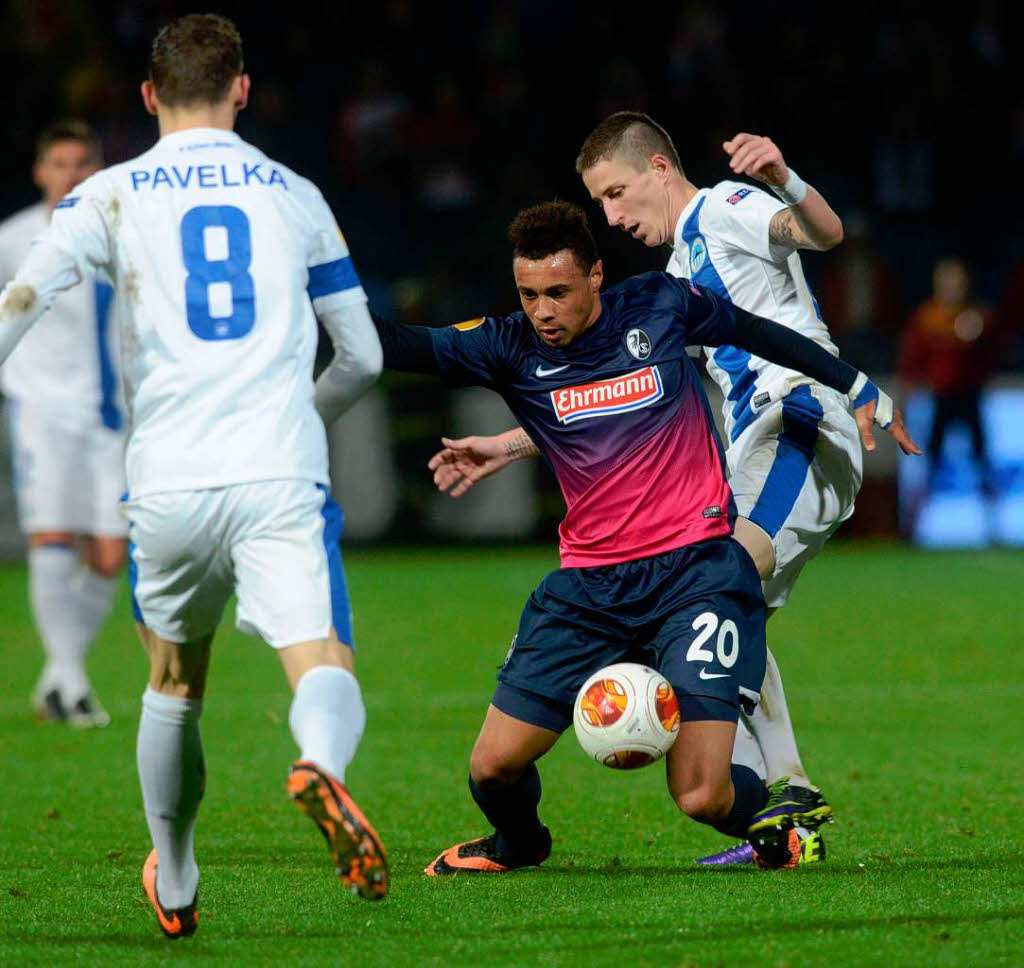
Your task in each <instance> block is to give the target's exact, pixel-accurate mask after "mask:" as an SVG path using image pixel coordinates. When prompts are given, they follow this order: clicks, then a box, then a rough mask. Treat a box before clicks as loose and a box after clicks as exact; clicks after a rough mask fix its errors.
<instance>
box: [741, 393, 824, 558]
mask: <svg viewBox="0 0 1024 968" xmlns="http://www.w3.org/2000/svg"><path fill="white" fill-rule="evenodd" d="M822 416H823V411H822V409H821V404H820V403H819V402H818V401H817V400H816V399H815V397H814V395H813V394H812V393H811V388H810V387H809V386H806V385H805V386H801V387H797V388H796V389H795V390H794V391H793V392H792V393H790V394H789V395H788V396H787V397H785V399H783V401H782V433H781V434H779V437H778V442H779V445H778V449H777V450H776V452H775V460H774V462H773V463H772V467H771V470H770V471H769V472H768V476H767V478H765V482H764V487H763V488H762V489H761V494H760V495H759V496H758V499H757V503H756V504H755V505H754V507H753V509H752V510H751V512H750V515H749V517H750V520H751V521H753V522H754V524H756V525H757V526H758V527H760V528H763V529H764V530H765V531H767V532H768V534H770V535H771V536H772V537H773V538H774V537H775V535H776V534H778V532H779V529H780V528H781V527H782V525H783V524H784V523H785V521H786V518H788V517H789V515H790V512H791V511H792V510H793V505H794V504H796V499H797V497H798V496H799V495H800V491H801V490H802V489H803V486H804V481H805V480H807V469H808V468H809V467H810V466H811V461H813V460H814V445H815V444H816V443H817V440H818V425H819V424H820V423H821V418H822Z"/></svg>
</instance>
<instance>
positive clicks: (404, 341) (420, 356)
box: [370, 313, 441, 376]
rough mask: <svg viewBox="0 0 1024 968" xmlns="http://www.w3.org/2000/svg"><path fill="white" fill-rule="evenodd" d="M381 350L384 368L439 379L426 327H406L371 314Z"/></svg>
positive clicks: (439, 367)
mask: <svg viewBox="0 0 1024 968" xmlns="http://www.w3.org/2000/svg"><path fill="white" fill-rule="evenodd" d="M370 317H371V319H372V320H373V325H374V326H375V327H376V329H377V336H378V338H379V339H380V345H381V349H382V351H383V359H384V366H385V367H386V368H387V369H389V370H401V371H402V372H404V373H425V374H428V375H430V376H440V375H441V366H440V364H439V363H438V362H437V356H436V355H435V353H434V345H433V343H432V342H431V340H430V329H429V328H428V327H427V326H405V325H403V324H402V323H393V322H392V321H391V320H390V319H384V318H383V317H382V316H378V315H377V314H376V313H370Z"/></svg>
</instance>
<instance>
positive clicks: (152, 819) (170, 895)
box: [136, 686, 206, 908]
mask: <svg viewBox="0 0 1024 968" xmlns="http://www.w3.org/2000/svg"><path fill="white" fill-rule="evenodd" d="M202 712H203V701H202V700H201V699H178V698H177V697H175V696H165V695H163V694H162V693H159V692H155V691H154V690H153V689H150V688H149V687H148V686H147V687H146V691H145V693H143V695H142V717H141V718H140V719H139V739H138V746H137V748H136V761H137V763H138V767H139V781H140V783H141V784H142V802H143V804H144V805H145V808H146V823H148V824H149V833H150V836H151V837H152V838H153V846H154V847H156V856H157V871H156V892H157V897H159V899H160V903H161V904H163V905H164V907H167V908H180V907H185V906H186V905H188V904H191V903H192V901H193V900H194V898H195V896H196V887H197V886H198V884H199V868H198V867H197V866H196V860H195V856H194V855H193V853H192V834H193V831H194V830H195V825H196V817H197V815H198V814H199V802H200V801H201V800H202V799H203V791H204V789H205V786H206V764H205V762H204V760H203V742H202V739H201V738H200V735H199V717H200V716H201V715H202Z"/></svg>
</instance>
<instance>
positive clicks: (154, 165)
mask: <svg viewBox="0 0 1024 968" xmlns="http://www.w3.org/2000/svg"><path fill="white" fill-rule="evenodd" d="M46 238H47V241H48V242H50V243H51V244H52V245H54V246H56V247H57V248H59V249H62V250H63V251H64V252H66V253H68V254H69V255H70V256H72V257H73V258H74V259H75V261H76V262H77V263H78V266H79V269H80V271H82V272H83V274H85V273H87V272H88V271H89V270H90V268H93V267H103V268H105V269H106V271H107V272H108V273H109V275H110V277H111V279H112V280H113V281H114V285H115V286H116V288H117V290H118V292H119V293H120V298H119V300H118V306H119V312H118V328H119V330H120V334H121V355H122V373H123V379H124V395H125V400H126V403H127V410H128V418H129V439H128V446H127V453H126V465H127V468H126V469H127V481H128V489H129V493H130V494H131V496H132V497H133V498H135V497H141V496H143V495H146V494H152V493H159V492H162V491H175V490H191V489H199V488H210V487H220V486H225V485H229V484H241V483H245V482H250V481H258V480H275V479H305V480H311V481H315V482H317V483H327V481H328V471H327V444H326V435H325V432H324V426H323V422H322V421H321V419H320V417H319V416H318V414H317V413H316V411H315V409H314V406H313V359H314V356H315V353H316V345H317V327H316V320H315V316H314V309H316V310H317V311H325V312H326V311H330V310H331V309H334V308H337V307H339V306H344V305H349V304H353V303H357V302H365V301H366V296H365V294H364V292H363V289H362V286H361V285H360V283H359V279H358V277H357V276H356V273H355V270H354V268H353V266H352V261H351V258H350V257H349V253H348V247H347V246H346V244H345V240H344V238H343V237H342V235H341V232H340V231H339V229H338V226H337V224H336V222H335V221H334V217H333V216H332V214H331V212H330V209H329V208H328V206H327V204H326V203H325V202H324V199H323V197H322V196H321V194H320V192H319V191H318V190H317V188H316V187H315V186H314V185H313V184H312V183H311V182H309V181H307V180H306V179H304V178H301V177H300V176H298V175H296V174H295V173H294V172H293V171H291V170H290V169H288V168H286V167H285V166H284V165H281V164H278V163H277V162H275V161H273V160H271V159H269V158H268V157H267V156H266V155H264V154H263V153H262V152H261V151H259V150H258V149H257V148H254V147H253V146H252V145H249V144H247V143H246V142H244V141H243V140H242V139H241V138H239V137H238V135H236V134H234V133H233V132H229V131H226V130H221V129H217V128H189V129H187V130H183V131H178V132H174V133H172V134H168V135H166V136H165V137H163V138H161V139H160V141H158V142H157V144H156V145H154V147H153V148H151V149H150V150H149V151H147V152H145V153H144V154H142V155H140V156H139V157H137V158H134V159H132V160H131V161H127V162H125V163H123V164H120V165H115V166H113V167H111V168H107V169H105V170H104V171H101V172H99V173H98V174H96V175H94V176H92V177H91V178H89V179H88V180H87V181H85V182H83V183H82V184H81V185H80V186H79V187H78V188H77V189H76V190H75V191H74V192H72V194H70V195H69V196H67V197H66V198H64V199H63V200H62V201H61V202H60V203H59V204H58V206H57V209H56V210H55V212H54V217H53V221H52V223H51V227H50V230H49V233H48V235H47V236H46Z"/></svg>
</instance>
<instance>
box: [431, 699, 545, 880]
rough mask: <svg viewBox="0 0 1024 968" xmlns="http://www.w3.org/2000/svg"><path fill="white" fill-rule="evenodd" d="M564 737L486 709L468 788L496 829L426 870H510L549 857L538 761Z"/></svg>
mask: <svg viewBox="0 0 1024 968" xmlns="http://www.w3.org/2000/svg"><path fill="white" fill-rule="evenodd" d="M559 735H560V734H559V733H557V732H555V731H554V730H550V729H545V728H544V727H543V726H535V725H533V724H532V723H527V722H524V721H523V720H520V719H516V718H515V717H514V716H510V715H508V714H507V713H504V712H502V711H501V710H500V709H498V708H497V707H496V706H494V705H490V706H488V707H487V715H486V716H485V717H484V723H483V726H482V727H481V728H480V734H479V736H477V740H476V744H475V745H474V747H473V753H472V755H471V757H470V766H469V789H470V792H471V793H472V795H473V799H474V801H475V802H476V805H477V806H478V807H479V808H480V810H481V811H482V812H483V814H484V816H486V817H487V819H488V820H489V821H490V822H491V825H492V826H493V827H494V833H493V834H491V835H490V836H488V837H479V838H477V839H476V840H469V841H466V842H464V843H461V844H455V845H454V846H453V847H449V848H448V849H447V850H445V851H443V852H442V853H441V854H440V855H438V857H437V858H435V859H434V861H433V862H432V863H431V864H430V865H429V866H428V867H427V868H426V870H425V871H424V873H425V874H428V875H430V876H437V875H444V874H460V873H505V872H506V871H510V870H514V869H516V868H518V867H529V866H533V865H536V864H540V863H542V862H543V861H544V860H545V859H546V858H547V856H548V854H549V853H550V852H551V834H550V833H549V832H548V829H547V827H545V826H544V825H543V824H542V823H541V822H540V818H539V817H538V815H537V805H538V803H539V802H540V774H539V773H538V772H537V767H536V765H535V762H536V760H538V759H540V757H542V756H543V755H544V754H545V753H546V752H547V751H548V750H549V749H551V747H552V746H554V745H555V743H556V742H558V737H559Z"/></svg>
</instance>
